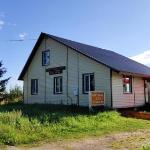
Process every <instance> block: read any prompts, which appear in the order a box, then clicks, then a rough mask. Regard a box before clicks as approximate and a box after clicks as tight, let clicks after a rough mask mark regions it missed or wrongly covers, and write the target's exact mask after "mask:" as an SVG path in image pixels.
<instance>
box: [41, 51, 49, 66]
mask: <svg viewBox="0 0 150 150" xmlns="http://www.w3.org/2000/svg"><path fill="white" fill-rule="evenodd" d="M49 63H50V51H49V50H46V51H43V52H42V65H43V66H47V65H49Z"/></svg>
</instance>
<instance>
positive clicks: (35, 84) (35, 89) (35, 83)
mask: <svg viewBox="0 0 150 150" xmlns="http://www.w3.org/2000/svg"><path fill="white" fill-rule="evenodd" d="M31 94H32V95H36V94H38V79H31Z"/></svg>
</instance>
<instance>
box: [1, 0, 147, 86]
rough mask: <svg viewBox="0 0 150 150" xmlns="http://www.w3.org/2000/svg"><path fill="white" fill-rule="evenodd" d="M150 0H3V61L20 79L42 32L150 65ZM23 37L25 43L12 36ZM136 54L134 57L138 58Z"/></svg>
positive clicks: (13, 80) (15, 80)
mask: <svg viewBox="0 0 150 150" xmlns="http://www.w3.org/2000/svg"><path fill="white" fill-rule="evenodd" d="M149 8H150V0H38V1H37V0H29V1H25V0H21V1H20V0H13V1H10V0H1V1H0V60H3V63H4V66H5V67H6V68H7V71H8V72H7V74H6V76H11V77H12V78H11V80H10V82H9V84H8V86H7V87H8V88H10V87H11V86H13V85H15V84H19V85H21V84H22V82H18V81H17V78H18V76H19V73H20V72H21V70H22V68H23V66H24V64H25V62H26V60H27V58H28V56H29V54H30V52H31V50H32V48H33V46H34V44H35V42H36V41H35V40H30V39H37V38H38V36H39V34H40V32H47V33H50V34H54V35H58V36H60V37H65V38H68V39H72V40H75V41H80V42H83V43H88V44H91V45H95V46H98V47H101V48H106V49H110V50H113V51H115V52H118V53H120V54H123V55H125V56H127V57H132V58H134V59H135V60H137V61H139V62H141V63H144V64H146V65H149V64H150V9H149ZM15 39H24V41H22V42H12V41H9V40H15ZM133 56H134V57H133Z"/></svg>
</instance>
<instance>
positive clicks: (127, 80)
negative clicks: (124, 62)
mask: <svg viewBox="0 0 150 150" xmlns="http://www.w3.org/2000/svg"><path fill="white" fill-rule="evenodd" d="M123 93H132V76H125V75H124V76H123Z"/></svg>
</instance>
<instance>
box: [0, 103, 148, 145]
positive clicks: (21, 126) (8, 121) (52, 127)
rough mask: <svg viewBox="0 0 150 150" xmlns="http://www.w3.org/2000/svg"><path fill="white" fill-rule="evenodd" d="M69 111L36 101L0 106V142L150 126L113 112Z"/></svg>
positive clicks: (60, 138) (41, 139) (99, 133)
mask: <svg viewBox="0 0 150 150" xmlns="http://www.w3.org/2000/svg"><path fill="white" fill-rule="evenodd" d="M72 109H73V108H72ZM73 110H75V111H74V112H72V111H71V109H70V108H69V107H68V108H67V107H62V106H61V107H60V106H52V105H38V104H34V105H23V104H19V103H17V104H8V105H1V106H0V144H2V145H3V144H5V145H6V144H7V145H17V144H32V143H37V142H40V141H48V142H49V141H57V140H63V139H73V138H75V139H77V138H82V137H88V136H100V135H105V134H111V133H116V132H123V131H135V130H137V129H146V128H150V121H146V120H137V119H131V118H125V117H122V116H120V114H119V113H118V112H115V111H105V112H99V113H88V112H86V111H84V112H82V111H79V110H76V109H73ZM77 111H78V113H76V112H77Z"/></svg>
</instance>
